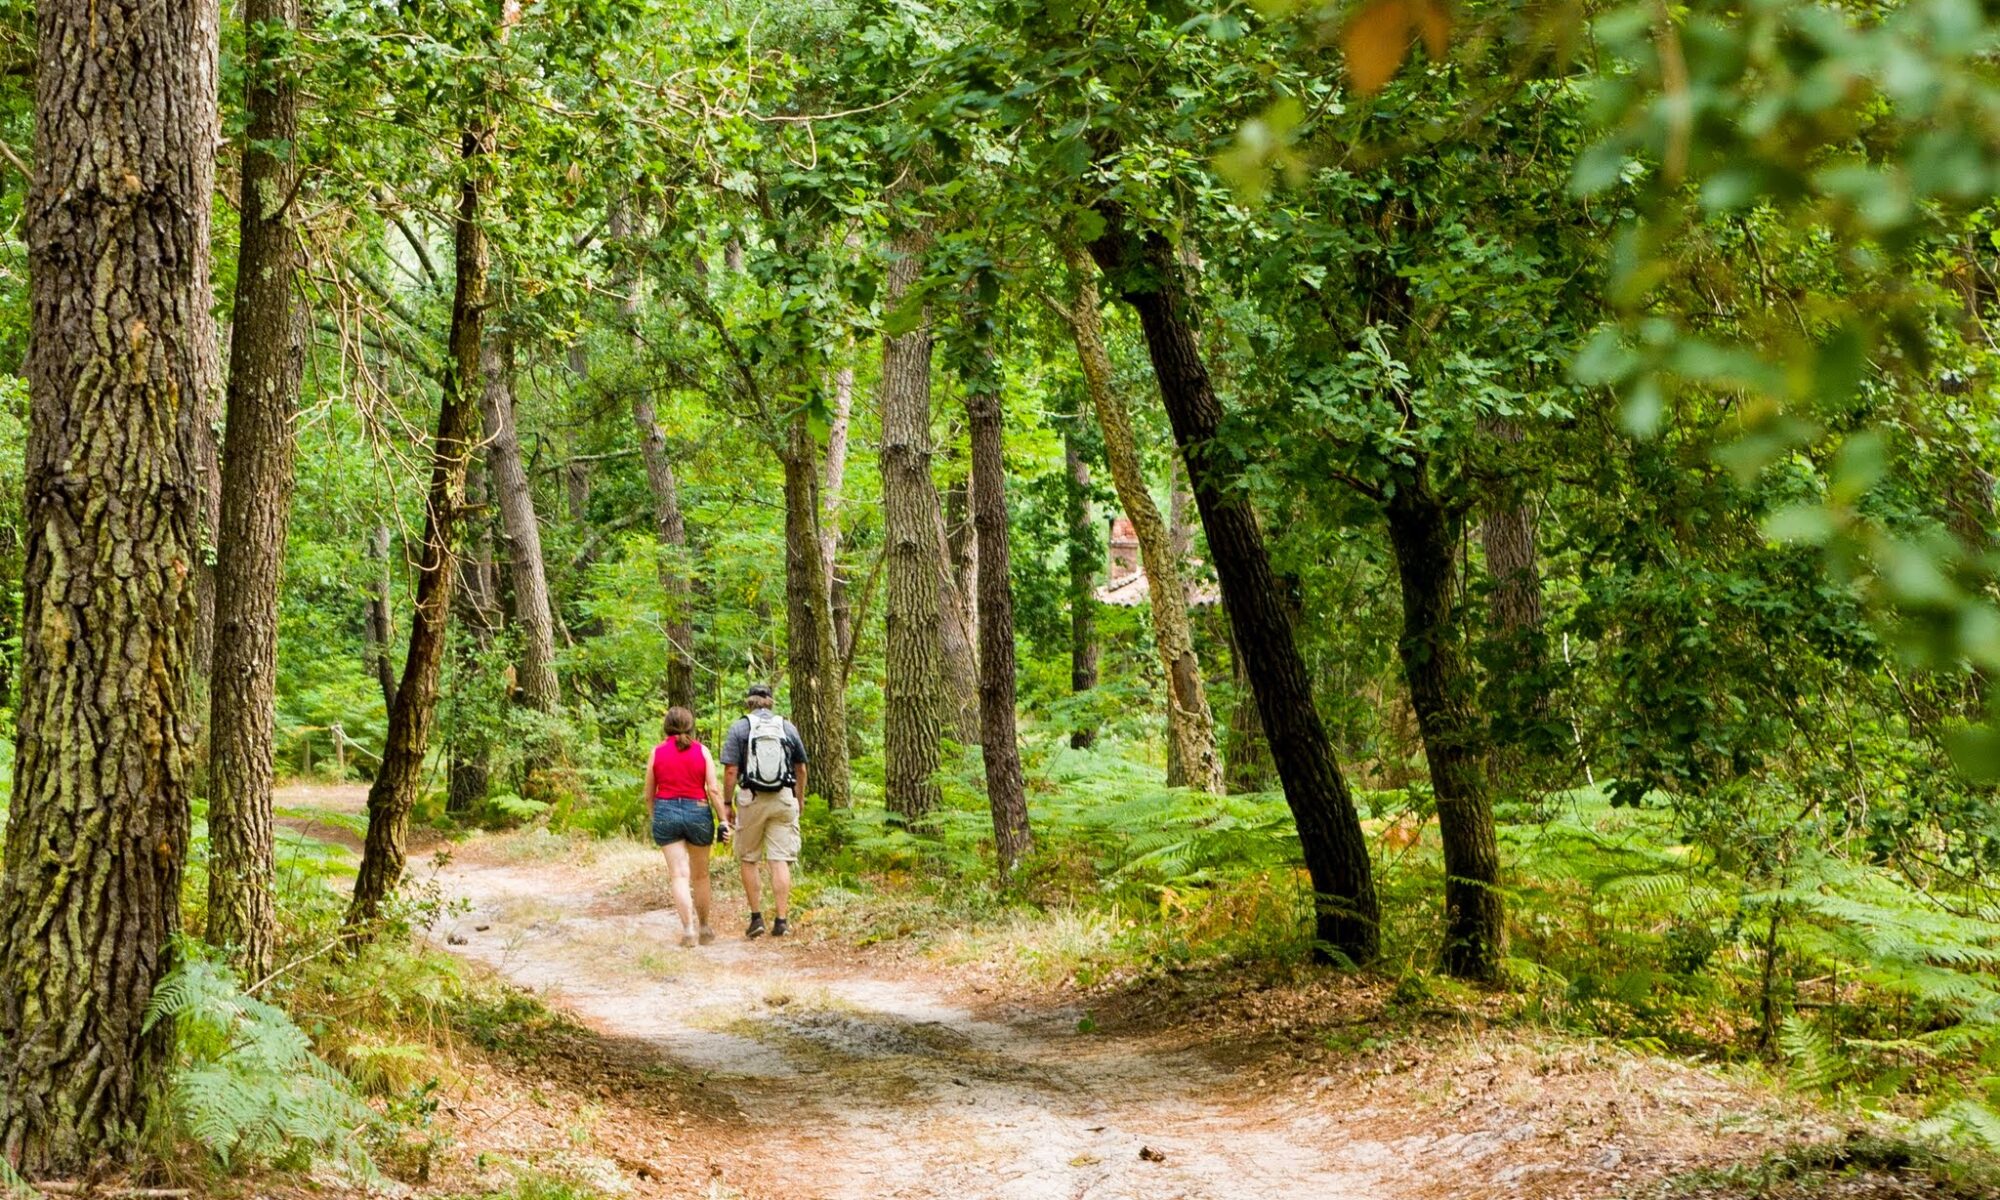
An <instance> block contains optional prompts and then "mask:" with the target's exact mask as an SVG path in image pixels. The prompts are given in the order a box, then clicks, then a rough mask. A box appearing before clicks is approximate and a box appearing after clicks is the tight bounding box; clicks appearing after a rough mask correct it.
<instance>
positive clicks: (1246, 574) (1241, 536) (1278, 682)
mask: <svg viewBox="0 0 2000 1200" xmlns="http://www.w3.org/2000/svg"><path fill="white" fill-rule="evenodd" d="M1098 211H1099V214H1100V215H1101V216H1103V217H1104V219H1105V230H1104V233H1103V235H1102V236H1101V237H1099V238H1098V240H1097V241H1095V242H1093V243H1092V244H1091V247H1090V249H1091V253H1092V254H1093V256H1095V257H1096V259H1097V261H1098V262H1099V263H1100V264H1102V266H1103V267H1104V270H1105V274H1106V275H1107V276H1108V277H1109V278H1110V280H1111V281H1112V283H1113V285H1114V286H1115V287H1116V288H1117V289H1118V291H1119V293H1120V294H1121V295H1122V296H1123V297H1124V299H1125V300H1126V302H1127V303H1129V304H1131V305H1132V307H1133V308H1134V309H1135V310H1136V311H1137V312H1138V314H1139V324H1140V327H1141V328H1142V329H1143V330H1144V331H1145V335H1146V348H1147V351H1148V353H1149V354H1150V356H1151V358H1152V360H1153V372H1154V374H1155V375H1156V376H1157V377H1158V381H1159V386H1160V398H1161V400H1162V401H1164V402H1165V405H1166V409H1167V416H1168V419H1169V420H1170V421H1171V422H1172V424H1173V427H1174V440H1175V441H1176V442H1178V443H1179V444H1180V448H1181V454H1182V456H1183V458H1184V460H1185V461H1186V463H1187V470H1188V482H1189V484H1190V485H1191V486H1192V488H1193V490H1194V498H1195V507H1196V509H1197V511H1199V512H1200V514H1201V524H1202V529H1203V530H1204V531H1205V532H1206V533H1207V535H1208V551H1209V555H1210V557H1212V558H1213V559H1214V560H1215V573H1216V578H1217V580H1218V581H1219V582H1220V583H1221V585H1222V601H1223V605H1224V606H1225V608H1226V609H1227V610H1228V613H1229V619H1230V623H1231V626H1232V627H1233V628H1234V630H1235V633H1236V641H1237V645H1239V646H1240V647H1241V648H1242V650H1243V657H1244V663H1245V665H1246V666H1247V667H1248V668H1249V671H1250V680H1251V683H1252V685H1253V686H1254V687H1255V688H1256V692H1257V710H1258V712H1259V713H1261V714H1262V716H1263V718H1264V728H1265V730H1266V732H1267V733H1268V734H1269V735H1270V739H1271V750H1272V758H1273V759H1274V760H1275V763H1276V766H1277V769H1278V778H1279V779H1280V780H1282V781H1283V783H1284V787H1285V800H1286V803H1287V804H1289V805H1290V806H1291V810H1292V816H1293V819H1294V820H1295V821H1296V822H1297V823H1298V828H1299V841H1300V843H1301V845H1302V847H1303V848H1304V851H1305V860H1306V871H1307V873H1308V874H1309V875H1310V876H1311V878H1312V886H1313V891H1314V893H1315V895H1316V896H1317V898H1318V902H1317V905H1316V908H1317V920H1316V922H1315V927H1316V933H1317V941H1318V944H1317V946H1316V947H1315V954H1317V955H1319V956H1321V957H1332V956H1334V955H1338V956H1339V957H1341V958H1344V959H1346V960H1347V961H1349V962H1355V963H1361V962H1366V961H1368V960H1369V959H1372V958H1374V957H1375V955H1376V953H1377V951H1378V950H1379V948H1380V946H1381V930H1380V919H1381V909H1380V906H1379V904H1378V902H1377V899H1376V896H1375V879H1374V867H1373V864H1371V863H1370V861H1369V858H1368V842H1367V839H1366V838H1365V837H1364V836H1363V834H1362V832H1361V817H1360V814H1359V813H1358V812H1356V811H1355V807H1354V799H1353V797H1352V796H1351V795H1350V794H1349V793H1348V790H1347V780H1346V779H1345V778H1343V777H1342V776H1341V773H1340V764H1339V763H1338V762H1337V761H1336V760H1335V759H1334V754H1333V744H1332V742H1331V741H1329V740H1328V738H1327V735H1326V728H1325V726H1324V725H1322V724H1321V723H1320V718H1319V710H1318V709H1317V708H1316V707H1314V705H1313V696H1312V683H1311V680H1310V678H1309V677H1308V676H1307V675H1306V665H1305V660H1304V659H1303V658H1302V657H1300V655H1299V650H1298V645H1297V643H1295V642H1294V641H1293V638H1292V622H1291V616H1290V614H1289V613H1287V612H1286V611H1285V606H1284V600H1283V598H1282V597H1281V596H1280V595H1279V592H1278V582H1277V579H1276V577H1275V576H1274V575H1273V574H1272V571H1271V559H1270V556H1269V554H1268V553H1267V552H1266V550H1265V548H1264V535H1263V531H1262V530H1261V529H1259V528H1258V526H1257V517H1256V514H1255V512H1253V511H1252V510H1251V508H1250V502H1249V500H1248V499H1247V498H1246V497H1245V496H1244V494H1243V492H1242V490H1241V489H1240V488H1239V487H1237V486H1236V485H1237V482H1238V481H1237V479H1236V473H1235V472H1234V471H1233V470H1232V469H1231V468H1230V466H1229V461H1228V459H1227V457H1226V456H1224V455H1217V454H1211V452H1210V451H1211V445H1212V443H1213V442H1214V441H1215V438H1216V434H1217V431H1218V430H1219V429H1220V427H1221V424H1222V405H1221V403H1220V402H1218V401H1217V399H1216V396H1215V388H1214V386H1213V384H1212V383H1211V382H1210V380H1209V376H1208V368H1207V366H1206V364H1204V363H1203V362H1202V359H1201V353H1200V351H1199V350H1198V349H1197V347H1196V345H1195V335H1194V329H1193V326H1192V325H1191V324H1190V321H1189V317H1188V312H1187V306H1188V303H1189V296H1188V291H1187V281H1186V279H1185V277H1184V276H1183V274H1182V271H1181V265H1180V263H1179V261H1178V260H1177V259H1176V258H1175V256H1174V252H1173V248H1172V247H1171V246H1169V245H1168V244H1167V242H1166V241H1165V239H1163V238H1161V237H1159V236H1158V235H1157V234H1141V233H1138V232H1135V231H1131V230H1128V229H1126V228H1125V227H1124V222H1125V219H1126V218H1125V214H1124V212H1123V211H1122V210H1120V209H1119V208H1118V207H1116V206H1115V205H1113V204H1111V203H1109V202H1106V203H1103V204H1100V205H1099V207H1098ZM1078 307H1079V309H1081V308H1082V307H1083V306H1082V305H1079V306H1078Z"/></svg>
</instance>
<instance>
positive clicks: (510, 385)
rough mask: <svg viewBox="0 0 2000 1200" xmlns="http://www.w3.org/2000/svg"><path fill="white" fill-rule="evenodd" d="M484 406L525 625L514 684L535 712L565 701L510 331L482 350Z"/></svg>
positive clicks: (518, 609) (511, 574)
mask: <svg viewBox="0 0 2000 1200" xmlns="http://www.w3.org/2000/svg"><path fill="white" fill-rule="evenodd" d="M482 355H483V357H482V361H481V369H482V372H483V374H484V381H483V382H484V386H483V387H482V388H481V393H480V394H481V407H482V408H483V409H484V411H485V419H486V470H487V474H488V475H490V476H491V477H492V480H493V492H494V494H495V496H496V498H497V499H498V501H499V509H500V529H501V536H502V538H504V539H505V541H506V544H507V573H508V579H509V580H510V581H511V582H512V584H513V587H514V619H515V622H516V624H518V625H519V627H520V630H521V665H520V671H519V674H518V676H517V677H516V683H517V685H518V686H519V687H520V690H521V700H522V702H523V703H525V704H526V705H527V706H528V707H529V708H532V709H534V710H536V711H537V712H545V713H548V712H554V711H555V710H556V708H557V707H558V706H559V705H560V704H561V703H562V694H561V691H560V689H559V687H558V685H557V682H556V624H555V618H554V617H553V616H552V615H551V613H550V609H549V584H548V576H547V575H546V574H545V573H544V567H543V563H542V531H541V524H540V522H539V521H537V520H536V518H535V495H534V492H533V490H532V489H531V488H530V487H529V485H528V472H527V471H526V469H525V468H523V466H522V464H521V443H520V439H519V438H518V437H516V436H515V432H514V342H513V338H512V337H511V336H510V335H504V334H503V335H500V336H496V337H489V338H487V339H486V345H485V347H484V349H483V351H482Z"/></svg>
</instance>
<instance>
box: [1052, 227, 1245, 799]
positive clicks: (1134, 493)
mask: <svg viewBox="0 0 2000 1200" xmlns="http://www.w3.org/2000/svg"><path fill="white" fill-rule="evenodd" d="M1064 257H1065V258H1066V260H1067V261H1068V263H1069V268H1070V277H1071V280H1072V281H1073V283H1074V284H1075V289H1076V302H1075V304H1074V305H1073V306H1072V307H1071V309H1070V313H1069V315H1070V330H1071V332H1072V333H1073V334H1074V335H1075V339H1076V348H1077V356H1078V358H1079V359H1081V361H1082V366H1083V378H1084V385H1085V388H1086V389H1087V390H1088V391H1089V393H1090V401H1091V405H1092V407H1094V408H1095V409H1096V410H1097V423H1098V425H1099V426H1100V427H1101V428H1102V429H1103V431H1104V458H1105V461H1106V462H1107V463H1108V464H1109V465H1110V467H1111V482H1112V485H1113V486H1114V487H1116V488H1117V490H1118V503H1119V504H1120V505H1121V506H1122V507H1123V508H1124V509H1125V516H1126V518H1127V519H1128V520H1130V521H1131V522H1132V530H1133V533H1134V534H1135V535H1136V536H1137V537H1138V539H1139V558H1140V561H1141V562H1143V563H1144V564H1145V568H1146V588H1147V596H1148V597H1149V599H1151V601H1152V607H1153V643H1154V646H1155V648H1156V650H1157V652H1158V653H1159V656H1160V670H1161V673H1162V674H1163V675H1164V676H1165V678H1166V684H1167V784H1168V785H1169V786H1171V787H1191V788H1196V789H1199V790H1201V791H1204V792H1213V793H1218V794H1219V793H1221V792H1222V790H1223V786H1224V785H1223V779H1222V757H1221V755H1219V754H1218V753H1217V752H1216V746H1215V714H1214V712H1213V710H1211V709H1210V708H1209V706H1208V688H1207V686H1206V685H1205V684H1204V683H1203V681H1202V674H1201V663H1200V660H1198V659H1197V658H1196V657H1195V652H1194V631H1193V627H1192V626H1191V624H1190V623H1189V621H1188V605H1187V583H1186V580H1185V579H1184V577H1183V575H1182V572H1181V559H1180V556H1179V555H1177V554H1176V553H1175V552H1174V548H1173V539H1172V537H1171V536H1170V533H1169V531H1168V528H1167V524H1166V522H1165V521H1163V520H1161V518H1160V510H1159V507H1158V506H1157V505H1155V504H1154V503H1153V495H1152V492H1151V491H1149V490H1148V489H1147V487H1146V476H1145V472H1144V469H1143V468H1142V467H1141V465H1140V462H1139V447H1138V438H1137V436H1136V435H1135V434H1134V433H1133V430H1132V415H1131V413H1130V412H1129V411H1128V410H1127V409H1126V407H1125V398H1124V397H1123V396H1121V395H1119V394H1118V391H1117V386H1116V384H1114V383H1113V381H1112V378H1111V357H1110V355H1109V353H1108V352H1107V351H1106V350H1105V348H1104V326H1103V322H1102V319H1101V317H1100V315H1099V310H1100V309H1101V307H1102V302H1101V301H1100V300H1099V299H1098V294H1097V282H1096V272H1095V271H1093V270H1092V269H1091V265H1090V261H1089V259H1088V258H1086V257H1085V256H1084V252H1083V249H1082V248H1081V247H1080V246H1077V245H1075V244H1074V243H1071V244H1068V245H1066V246H1065V247H1064Z"/></svg>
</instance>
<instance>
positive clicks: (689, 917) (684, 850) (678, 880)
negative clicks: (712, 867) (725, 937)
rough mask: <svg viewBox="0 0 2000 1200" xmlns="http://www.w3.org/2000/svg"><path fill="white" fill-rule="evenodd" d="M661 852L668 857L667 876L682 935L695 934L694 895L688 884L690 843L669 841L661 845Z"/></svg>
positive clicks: (689, 935)
mask: <svg viewBox="0 0 2000 1200" xmlns="http://www.w3.org/2000/svg"><path fill="white" fill-rule="evenodd" d="M660 853H661V854H664V855H666V858H667V876H668V879H669V883H670V886H671V887H672V889H673V894H674V911H675V912H677V913H679V914H680V918H681V935H682V936H683V937H693V936H694V897H693V896H692V895H691V894H690V892H689V884H688V845H687V843H686V842H668V843H667V844H666V845H664V846H662V847H660Z"/></svg>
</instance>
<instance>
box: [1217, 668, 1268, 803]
mask: <svg viewBox="0 0 2000 1200" xmlns="http://www.w3.org/2000/svg"><path fill="white" fill-rule="evenodd" d="M1229 673H1230V678H1231V681H1232V682H1233V683H1234V684H1235V685H1236V707H1234V708H1233V709H1231V710H1230V712H1229V740H1228V742H1227V743H1226V747H1225V751H1224V754H1223V778H1224V779H1225V780H1226V781H1227V782H1228V784H1229V790H1230V791H1231V792H1233V793H1240V792H1261V791H1263V790H1264V789H1266V788H1268V787H1270V786H1271V744H1270V742H1269V740H1268V739H1266V738H1265V737H1264V722H1263V720H1262V719H1261V718H1260V717H1258V715H1257V698H1256V695H1255V694H1254V691H1253V689H1252V688H1251V685H1250V672H1249V670H1248V669H1247V668H1246V667H1245V666H1244V664H1243V652H1242V651H1241V650H1239V649H1237V647H1236V639H1235V638H1234V637H1233V636H1232V637H1231V638H1230V640H1229Z"/></svg>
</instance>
